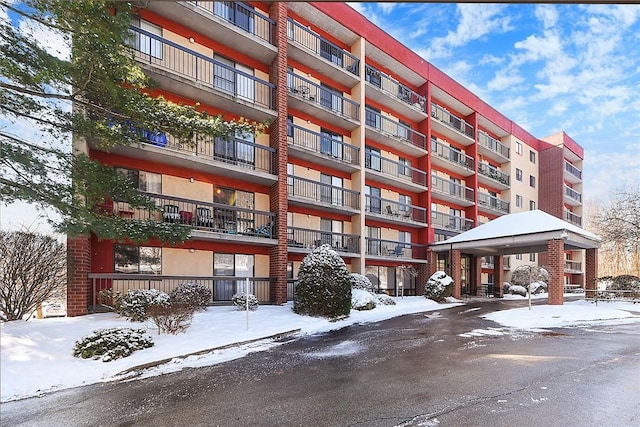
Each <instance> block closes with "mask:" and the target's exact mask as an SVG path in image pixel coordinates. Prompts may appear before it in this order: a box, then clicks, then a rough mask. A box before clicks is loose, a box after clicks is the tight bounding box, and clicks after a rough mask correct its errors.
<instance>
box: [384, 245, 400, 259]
mask: <svg viewBox="0 0 640 427" xmlns="http://www.w3.org/2000/svg"><path fill="white" fill-rule="evenodd" d="M387 253H388V254H389V255H393V256H397V257H401V256H402V255H404V246H403V245H396V247H395V248H387Z"/></svg>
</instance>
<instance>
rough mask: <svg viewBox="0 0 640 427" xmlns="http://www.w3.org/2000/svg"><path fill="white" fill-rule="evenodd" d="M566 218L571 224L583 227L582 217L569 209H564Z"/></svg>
mask: <svg viewBox="0 0 640 427" xmlns="http://www.w3.org/2000/svg"><path fill="white" fill-rule="evenodd" d="M564 220H565V221H567V222H570V223H571V224H574V225H577V226H578V227H582V217H581V216H579V215H576V214H574V213H573V212H571V211H570V210H568V209H565V210H564Z"/></svg>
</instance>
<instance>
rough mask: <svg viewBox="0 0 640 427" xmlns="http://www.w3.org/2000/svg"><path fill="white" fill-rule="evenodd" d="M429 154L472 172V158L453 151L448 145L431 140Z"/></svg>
mask: <svg viewBox="0 0 640 427" xmlns="http://www.w3.org/2000/svg"><path fill="white" fill-rule="evenodd" d="M431 153H432V154H433V155H435V156H438V157H440V158H442V159H445V160H447V161H448V162H451V163H454V164H456V165H460V166H462V167H463V168H465V169H468V170H473V166H474V160H473V157H471V156H469V155H467V154H465V153H463V152H461V151H459V150H454V149H453V148H451V147H449V146H448V145H445V144H443V143H441V142H440V141H438V140H436V139H433V138H432V139H431Z"/></svg>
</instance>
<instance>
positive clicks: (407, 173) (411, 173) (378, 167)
mask: <svg viewBox="0 0 640 427" xmlns="http://www.w3.org/2000/svg"><path fill="white" fill-rule="evenodd" d="M364 167H365V168H367V169H369V170H373V171H377V172H382V173H383V174H385V175H390V176H393V177H394V178H399V179H402V180H404V181H410V182H413V183H414V184H418V185H422V186H425V187H426V186H427V174H426V173H425V172H424V171H421V170H420V169H416V168H414V167H411V166H409V165H407V164H406V163H402V162H396V161H394V160H389V159H387V158H385V157H382V156H381V155H380V154H377V153H375V152H372V151H371V150H369V149H365V150H364Z"/></svg>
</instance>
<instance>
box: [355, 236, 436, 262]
mask: <svg viewBox="0 0 640 427" xmlns="http://www.w3.org/2000/svg"><path fill="white" fill-rule="evenodd" d="M426 249H427V247H426V246H425V245H420V244H417V243H405V242H398V241H395V240H383V239H374V238H371V237H365V253H366V255H372V256H383V257H393V258H409V259H425V257H426V254H427V250H426Z"/></svg>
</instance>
